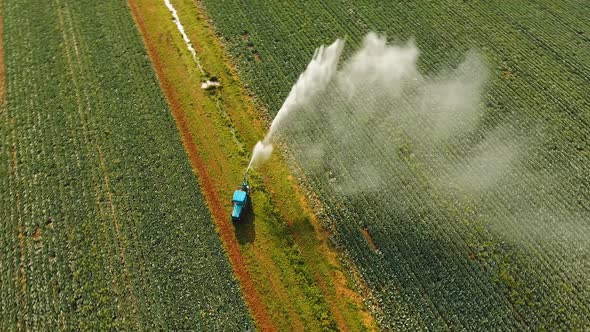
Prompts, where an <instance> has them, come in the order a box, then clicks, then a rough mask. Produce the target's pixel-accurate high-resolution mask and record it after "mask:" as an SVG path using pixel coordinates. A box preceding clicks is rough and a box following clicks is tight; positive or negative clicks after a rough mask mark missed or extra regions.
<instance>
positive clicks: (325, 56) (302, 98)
mask: <svg viewBox="0 0 590 332" xmlns="http://www.w3.org/2000/svg"><path fill="white" fill-rule="evenodd" d="M343 48H344V41H343V40H341V39H337V40H336V41H335V42H334V43H332V44H331V45H330V46H328V47H325V46H323V45H322V46H320V47H319V48H317V49H316V50H315V53H314V55H313V57H312V59H311V61H310V62H309V64H308V65H307V68H306V69H305V71H304V72H303V73H302V74H301V75H299V78H298V79H297V82H296V83H295V85H293V87H292V88H291V91H290V92H289V95H288V96H287V99H285V102H284V103H283V105H282V106H281V109H279V111H278V113H277V115H276V116H275V118H274V120H273V122H272V124H271V125H270V128H269V130H268V132H267V134H266V136H265V137H264V140H262V141H258V143H256V145H255V146H254V150H253V152H252V159H251V160H250V163H249V164H248V169H247V170H246V172H247V171H248V170H249V169H250V168H251V167H256V166H257V165H260V164H261V163H263V162H264V161H266V160H267V159H268V158H269V157H270V155H271V153H272V149H273V147H272V138H273V135H274V134H275V133H276V131H277V129H278V128H280V126H281V125H283V123H284V122H285V121H287V120H288V119H289V118H290V117H291V116H292V113H293V112H296V111H297V109H301V107H303V106H305V105H306V104H307V103H308V102H309V101H310V100H311V99H312V98H313V97H314V96H315V95H317V94H318V93H320V92H322V91H323V90H324V89H325V88H326V86H327V85H328V83H329V82H330V81H331V80H332V78H333V77H334V74H335V73H336V71H337V65H338V60H339V59H340V54H342V49H343Z"/></svg>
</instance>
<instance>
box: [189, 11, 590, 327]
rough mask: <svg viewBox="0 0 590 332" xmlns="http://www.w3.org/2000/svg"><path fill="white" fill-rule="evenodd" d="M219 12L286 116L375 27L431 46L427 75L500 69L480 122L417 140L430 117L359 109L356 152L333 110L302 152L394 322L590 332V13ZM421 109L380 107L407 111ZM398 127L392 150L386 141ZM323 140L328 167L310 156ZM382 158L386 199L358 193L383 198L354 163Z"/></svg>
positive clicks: (422, 65)
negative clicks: (318, 58)
mask: <svg viewBox="0 0 590 332" xmlns="http://www.w3.org/2000/svg"><path fill="white" fill-rule="evenodd" d="M201 3H202V5H203V6H204V8H205V10H206V11H207V13H208V14H209V15H210V18H211V20H212V22H213V24H214V26H215V27H216V29H217V32H218V33H219V35H220V36H221V37H223V39H224V41H225V44H226V47H227V48H228V50H229V52H230V53H231V55H232V56H233V59H234V61H235V62H236V64H237V67H238V69H239V70H240V74H241V75H242V77H243V78H244V80H245V81H246V83H247V84H248V86H249V89H250V90H251V91H252V92H253V93H254V95H255V96H256V98H257V100H258V101H259V102H260V104H261V105H262V106H264V107H265V108H267V109H268V111H269V113H270V114H271V115H274V114H276V112H277V111H278V110H279V108H280V106H281V104H282V102H283V101H284V99H285V97H286V96H287V94H288V93H289V90H290V88H291V86H292V85H293V83H295V81H296V80H297V77H298V75H299V74H300V73H301V72H302V71H303V70H304V69H305V67H306V65H307V63H308V62H309V60H310V59H311V56H312V55H313V52H314V49H315V48H316V47H318V46H319V45H321V44H329V43H331V42H332V41H334V40H335V39H336V38H346V40H347V43H348V46H347V48H346V50H345V54H346V55H350V54H352V53H353V52H354V50H355V49H356V48H357V47H358V46H359V45H360V43H361V40H362V38H363V36H364V35H365V34H366V33H367V32H369V31H376V32H380V33H385V34H386V35H387V36H388V38H389V40H391V41H393V42H398V43H405V42H406V41H407V40H408V39H411V38H413V39H414V40H415V42H416V44H417V45H418V47H419V49H420V52H421V53H420V57H419V58H418V64H417V65H418V70H419V71H420V72H421V73H422V75H424V76H426V77H429V76H432V77H436V75H438V74H439V73H440V72H444V71H445V70H446V69H448V68H454V67H456V66H457V65H458V64H459V63H461V62H462V61H463V60H464V59H465V54H467V53H469V52H475V53H477V54H479V55H480V57H481V58H483V59H484V62H485V63H486V67H487V69H488V72H489V73H488V78H487V80H486V82H485V84H484V87H483V90H482V92H481V96H480V97H481V98H480V100H479V103H478V106H477V109H478V113H477V123H476V125H475V126H474V127H473V128H469V129H468V130H463V131H460V132H458V133H456V134H454V135H451V136H450V137H448V138H445V139H444V140H435V141H433V140H432V137H431V135H429V132H428V131H429V127H428V125H427V124H426V125H425V126H424V127H423V131H422V132H418V133H416V132H412V131H411V130H410V129H411V128H410V127H411V126H410V125H413V126H414V127H416V126H418V127H419V125H420V124H421V123H414V122H412V120H410V123H409V125H408V126H406V123H403V122H401V123H400V124H399V125H398V124H395V123H394V124H392V125H391V126H389V127H388V126H387V124H381V125H380V126H375V128H376V129H375V132H367V131H363V128H365V129H366V127H364V126H363V121H364V120H366V119H363V118H362V117H361V116H359V115H358V114H356V113H355V112H352V111H351V112H349V113H347V117H346V118H344V119H343V120H342V121H341V122H338V124H343V125H347V126H350V127H351V128H353V129H354V128H356V129H359V128H360V130H356V131H355V130H352V131H350V132H349V133H348V134H347V135H346V137H344V138H343V140H345V141H346V143H347V144H349V145H348V146H343V143H342V140H340V139H334V138H335V137H334V135H331V132H330V126H329V125H328V126H327V125H326V122H325V121H323V120H326V118H327V117H329V115H327V116H326V117H323V115H317V117H316V118H315V122H312V125H311V126H307V127H304V128H298V130H299V132H298V134H299V135H300V136H298V137H297V139H294V138H293V137H290V138H291V140H290V141H291V142H290V143H289V144H288V150H289V151H288V154H289V155H291V156H292V157H293V159H294V160H295V162H296V163H297V164H299V166H300V167H301V168H302V174H301V175H302V176H304V177H305V182H306V183H307V184H308V185H309V186H310V187H311V188H312V189H313V191H314V192H315V194H316V195H317V197H318V198H319V199H320V201H321V202H322V205H323V207H324V209H325V211H324V219H325V220H327V221H328V222H329V223H331V226H332V227H333V229H334V234H333V240H334V243H335V245H336V246H337V247H338V248H339V249H341V250H342V252H343V253H344V255H346V256H347V257H348V258H349V264H350V268H351V269H352V270H355V271H357V272H358V273H359V275H360V276H361V279H362V280H363V281H364V283H365V284H366V286H368V289H369V290H370V291H369V292H367V293H366V294H365V295H366V296H367V300H368V302H369V304H370V307H371V308H372V310H373V313H374V314H375V316H376V317H377V319H378V321H379V323H380V325H381V327H382V328H383V329H385V330H390V329H392V330H397V329H401V330H425V329H430V330H436V331H438V330H468V331H473V330H482V331H489V330H527V329H531V330H550V331H551V330H573V329H588V328H590V281H589V279H588V276H589V275H590V241H589V239H590V203H589V202H590V146H589V144H590V20H588V17H590V5H589V4H588V3H587V2H584V1H536V2H524V1H444V2H430V1H428V2H427V1H399V2H397V1H396V2H393V1H372V0H362V1H338V2H336V1H316V2H295V1H289V2H285V1H265V2H238V1H215V0H203V1H202V2H201ZM386 102H389V101H386ZM405 102H406V101H403V100H402V101H399V103H398V104H395V105H393V106H392V105H391V104H387V103H383V104H380V101H379V100H377V101H370V100H367V101H366V105H368V106H366V107H367V108H374V109H369V111H371V112H376V113H375V114H381V113H383V114H389V113H387V112H391V108H392V107H394V108H395V107H397V108H403V105H404V103H405ZM400 105H401V106H400ZM313 106H314V107H315V108H316V109H317V110H319V111H318V113H321V114H322V112H321V111H322V110H323V111H324V112H323V114H327V113H328V111H333V112H338V111H339V110H341V109H346V108H347V107H351V106H350V103H347V102H343V101H342V100H340V99H338V98H333V99H330V98H326V99H324V100H319V101H316V102H315V104H313ZM353 110H358V108H355V109H353ZM375 110H376V111H375ZM380 112H381V113H380ZM400 112H401V111H400ZM400 114H405V113H403V112H402V113H400ZM406 115H407V114H406ZM410 118H411V117H410ZM307 124H309V122H307ZM328 124H329V123H328ZM332 124H333V123H332ZM380 130H385V131H387V133H388V136H387V138H388V139H390V140H389V141H379V140H375V137H378V136H375V135H379V134H382V133H383V132H381V131H380ZM318 141H321V142H323V144H324V145H325V149H324V154H323V155H322V158H321V160H319V161H317V160H313V159H314V158H317V155H315V156H314V155H313V154H310V153H309V152H308V151H306V150H307V149H309V147H310V145H309V144H314V143H317V142H318ZM374 142H376V143H374ZM384 144H389V145H391V146H389V147H386V148H384V147H383V145H384ZM355 146H357V148H354V147H355ZM358 146H360V147H362V149H360V151H359V148H358ZM351 147H352V148H351ZM365 156H380V157H381V159H379V166H378V167H379V170H380V172H381V173H380V174H379V175H380V178H379V181H380V182H381V183H382V184H379V185H378V188H380V190H377V191H374V190H342V188H341V186H340V184H341V183H343V182H344V183H352V184H353V185H358V186H359V187H365V188H366V187H370V185H371V184H369V183H366V182H367V181H370V180H371V177H370V176H366V177H365V176H364V175H363V174H359V172H358V170H356V169H354V167H355V166H356V165H358V160H359V159H362V158H363V157H365ZM490 156H493V158H491V157H490ZM369 158H370V157H369ZM504 159H506V160H509V161H507V162H506V163H505V164H506V165H496V164H495V163H498V162H499V163H502V162H501V161H502V160H504ZM371 160H374V159H371ZM318 163H320V165H319V166H318V165H317V164H318ZM310 165H314V167H311V166H310ZM490 165H491V166H490ZM494 165H496V166H498V167H497V168H502V170H501V171H500V170H498V169H497V168H495V167H494ZM500 166H502V167H500ZM318 168H319V169H321V171H318ZM461 172H464V173H465V174H459V175H457V174H456V173H461ZM361 173H362V172H361ZM461 175H465V176H464V177H462V176H461ZM455 178H457V179H460V180H461V181H454V180H453V179H455ZM449 179H451V180H453V181H451V180H449ZM441 183H442V184H441ZM482 188H483V189H482ZM363 234H364V235H363ZM371 242H372V243H371ZM368 293H370V294H368Z"/></svg>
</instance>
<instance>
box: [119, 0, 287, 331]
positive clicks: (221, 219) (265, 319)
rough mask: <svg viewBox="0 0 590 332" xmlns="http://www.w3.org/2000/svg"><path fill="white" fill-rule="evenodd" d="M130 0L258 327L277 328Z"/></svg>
mask: <svg viewBox="0 0 590 332" xmlns="http://www.w3.org/2000/svg"><path fill="white" fill-rule="evenodd" d="M128 3H129V7H130V8H131V12H132V14H133V16H134V18H135V22H136V24H137V26H138V27H139V30H140V32H141V34H142V37H143V40H144V43H145V45H146V48H147V50H148V54H149V56H150V59H151V60H152V66H153V68H154V70H155V72H156V74H157V76H158V79H159V80H160V85H161V87H162V90H163V91H164V94H165V96H166V99H167V101H168V104H169V105H170V108H171V110H172V114H173V116H174V119H175V120H176V125H177V126H178V130H179V131H180V134H181V137H182V141H183V144H184V147H185V149H186V151H187V153H188V156H189V159H190V162H191V164H192V166H193V168H194V169H195V170H196V171H197V173H198V177H199V182H200V185H201V190H202V192H203V195H204V196H205V199H206V201H207V203H208V204H209V208H210V210H211V213H212V216H213V220H214V222H215V224H216V226H217V229H218V231H219V235H220V237H221V240H222V242H223V244H224V246H225V249H226V251H227V254H228V256H229V260H230V263H231V265H232V267H233V270H234V273H235V275H236V276H237V278H238V280H239V282H240V285H241V287H242V293H243V294H244V297H245V299H246V302H247V304H248V307H249V309H250V311H251V313H252V315H253V317H254V319H255V321H256V324H257V328H258V329H259V330H261V331H275V330H276V329H275V328H274V326H273V324H272V322H271V320H270V316H269V315H268V313H267V312H266V308H265V306H264V304H263V303H262V301H261V298H260V295H259V294H258V291H257V290H256V287H254V283H253V281H252V278H251V277H250V274H249V273H248V271H247V270H246V265H245V262H244V259H243V257H242V255H241V253H240V250H239V246H238V243H237V240H236V238H235V236H234V230H233V229H232V227H230V224H229V223H228V222H227V220H228V215H227V214H226V212H225V209H224V208H223V205H222V204H221V200H220V197H219V194H218V193H217V191H216V190H215V186H214V184H213V180H212V179H211V177H210V174H209V172H208V171H207V167H206V166H205V164H204V163H203V160H202V159H201V157H200V153H199V147H198V146H197V144H196V143H195V139H194V137H193V135H192V134H191V132H190V130H189V126H188V123H187V119H186V117H185V116H184V114H183V112H182V107H181V102H180V99H179V96H178V92H177V91H176V90H175V89H174V88H173V85H172V84H171V82H170V81H169V80H168V78H167V77H166V75H164V73H163V70H162V59H161V58H160V56H159V54H158V52H157V45H156V43H155V41H154V39H153V38H152V36H151V35H150V34H149V31H148V29H147V27H146V24H145V22H144V19H143V17H142V15H141V11H140V10H139V8H138V6H137V3H136V1H135V0H129V1H128Z"/></svg>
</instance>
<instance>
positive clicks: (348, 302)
mask: <svg viewBox="0 0 590 332" xmlns="http://www.w3.org/2000/svg"><path fill="white" fill-rule="evenodd" d="M172 4H173V5H174V7H175V8H176V10H177V12H178V15H179V17H180V20H181V22H182V24H183V26H184V28H185V30H186V32H187V35H188V36H189V37H190V39H191V41H192V44H193V46H194V48H195V49H196V51H197V54H198V56H199V59H200V61H201V63H202V66H203V68H204V69H205V71H206V72H208V73H211V75H215V76H217V77H218V78H219V79H220V80H221V82H222V84H223V87H222V89H221V90H220V92H219V93H212V94H209V93H205V92H203V91H202V90H199V89H198V85H199V83H200V80H204V79H206V78H208V77H205V76H202V75H200V73H199V72H197V71H196V70H195V68H193V67H194V64H192V61H191V59H190V56H189V53H188V51H187V50H186V47H185V45H183V42H182V39H180V38H179V36H178V35H179V34H178V32H177V31H176V30H175V26H174V25H172V24H169V23H167V22H168V21H162V19H163V18H165V17H167V16H168V14H167V12H166V8H165V7H164V4H163V3H161V2H160V1H146V0H141V1H138V0H133V1H129V5H130V8H131V11H132V12H133V14H134V16H135V19H136V23H137V25H138V27H139V29H140V31H141V33H142V35H143V38H144V42H145V44H146V47H147V49H148V52H149V54H150V58H151V59H152V64H153V66H154V68H155V69H156V72H157V73H158V77H159V79H160V83H161V86H162V88H163V90H164V91H165V94H166V96H167V99H168V102H169V104H170V105H171V108H172V112H173V114H174V116H175V118H176V120H177V126H178V128H179V131H180V133H181V135H182V137H183V141H184V144H185V148H186V149H187V153H188V154H189V157H190V160H191V162H192V164H193V167H194V168H195V170H196V171H197V174H198V175H199V179H200V183H201V186H202V188H203V191H204V193H205V197H206V199H207V202H208V204H209V207H210V209H211V211H212V214H213V216H214V221H215V223H216V225H217V228H218V231H219V233H220V236H221V238H222V240H223V242H224V244H225V246H226V250H227V251H228V255H229V256H230V261H232V265H233V267H234V272H235V273H236V275H237V276H238V279H239V280H240V282H241V283H242V287H243V292H244V294H245V297H246V300H247V302H248V304H249V306H250V308H251V311H252V313H253V315H254V317H255V319H256V321H257V324H258V327H259V328H261V329H267V328H272V329H280V330H284V329H296V330H303V329H313V330H316V329H320V328H322V326H323V328H326V327H328V328H338V329H340V330H358V329H359V328H363V329H366V328H368V329H374V328H375V326H374V322H373V321H372V318H371V317H370V315H368V314H366V312H365V311H363V310H362V299H361V298H360V297H359V296H358V295H357V294H356V293H355V292H354V291H352V290H351V289H350V288H351V287H352V286H351V285H352V283H351V281H350V279H349V278H348V277H344V274H343V273H342V272H341V267H340V263H339V261H338V259H337V256H336V255H335V254H334V253H333V249H331V248H329V246H328V238H327V234H326V233H325V230H323V229H322V227H321V226H320V225H319V222H318V220H317V219H315V218H314V217H312V216H310V214H311V209H309V208H308V207H307V203H305V200H304V199H303V195H302V193H301V191H300V189H298V188H297V185H296V183H295V181H294V178H293V177H292V176H290V172H289V171H288V169H287V168H286V167H285V166H284V163H283V162H282V161H280V160H277V159H274V158H273V160H272V161H271V163H270V164H269V166H265V167H264V168H263V169H261V171H260V175H259V174H258V173H256V172H254V174H251V185H253V202H254V214H255V217H254V218H255V219H254V220H255V221H254V222H252V224H248V223H247V224H245V225H237V226H233V225H232V224H231V223H230V222H229V214H228V213H229V210H230V207H231V205H230V204H228V203H229V202H230V200H229V199H227V198H226V199H223V200H222V199H221V198H222V197H231V192H232V189H233V188H234V187H235V186H236V183H239V182H240V175H241V172H243V170H244V168H245V164H247V162H248V159H247V156H248V154H247V152H248V151H247V150H249V148H250V147H251V146H253V145H254V143H255V142H256V140H257V139H259V138H261V137H262V136H263V135H264V130H265V128H266V126H267V124H266V122H265V121H264V120H263V119H262V118H261V116H260V113H258V112H257V111H256V110H255V109H254V108H253V106H252V104H251V101H250V100H248V99H247V98H245V97H244V96H245V95H246V93H245V91H244V90H243V89H242V88H241V84H240V82H239V80H238V79H237V76H236V75H235V72H234V71H233V69H231V66H229V65H228V63H229V60H228V59H227V58H226V56H225V54H224V49H223V47H222V45H221V44H220V43H219V41H217V39H216V37H215V35H214V32H213V31H212V29H211V28H210V26H209V25H208V24H207V23H206V22H207V20H208V19H207V17H206V16H205V14H204V12H203V11H202V9H201V8H200V7H199V6H195V5H194V3H192V2H189V1H172ZM166 24H168V25H166ZM262 174H264V175H262ZM234 248H235V249H234ZM236 249H237V251H234V250H236ZM318 252H321V253H323V255H318V254H317V253H318ZM269 264H270V265H269ZM244 276H247V277H248V279H245V278H244ZM249 280H252V281H253V286H254V287H252V288H251V287H250V285H251V284H250V281H249ZM250 293H253V294H255V296H254V297H252V295H251V294H250ZM257 297H258V299H257ZM253 300H254V301H256V302H253ZM312 303H315V304H313V305H312ZM318 304H319V309H318ZM259 306H260V307H259ZM363 312H364V314H362V313H363ZM260 318H262V320H261V319H260ZM269 320H270V321H271V323H268V322H269Z"/></svg>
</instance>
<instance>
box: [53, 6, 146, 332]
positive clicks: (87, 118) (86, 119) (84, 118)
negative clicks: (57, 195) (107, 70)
mask: <svg viewBox="0 0 590 332" xmlns="http://www.w3.org/2000/svg"><path fill="white" fill-rule="evenodd" d="M57 3H58V5H59V2H57ZM64 9H65V12H66V13H65V14H66V15H67V21H68V25H69V30H70V33H71V43H72V45H67V46H71V47H73V48H74V57H75V59H74V60H75V61H76V64H77V66H78V67H79V68H80V70H81V69H82V68H83V67H82V62H81V60H80V53H79V49H78V42H77V40H76V36H75V33H74V28H73V23H72V18H71V15H70V12H69V10H68V8H67V4H64ZM58 16H59V21H60V25H61V28H62V36H63V39H64V43H66V44H69V42H68V39H69V38H68V36H67V32H66V26H65V22H64V17H63V15H62V13H61V11H60V10H58ZM65 53H66V60H67V63H68V67H69V70H70V73H71V75H72V81H73V83H74V86H76V87H79V88H82V87H81V86H80V85H79V83H78V80H77V79H76V75H75V74H74V66H73V61H72V56H71V54H70V52H69V51H68V50H67V48H66V51H65ZM76 101H77V105H78V114H79V116H80V122H81V125H82V131H83V136H84V141H85V143H86V145H87V146H88V145H89V137H88V136H89V135H90V134H89V132H88V124H89V123H90V122H91V121H92V116H91V113H90V112H89V113H86V114H85V113H84V112H83V110H82V108H83V107H82V100H81V97H80V95H79V93H78V91H76ZM89 107H90V105H88V108H89ZM94 147H95V148H96V152H97V155H98V159H99V166H100V171H101V173H102V175H103V179H102V182H103V185H104V186H105V192H106V194H107V199H108V203H109V210H110V214H111V217H112V219H113V224H114V227H115V232H116V236H117V245H118V249H119V255H120V257H121V261H122V263H123V273H124V275H125V279H126V280H125V281H126V282H125V284H126V285H125V286H126V288H127V292H128V293H129V299H128V300H129V302H130V303H131V307H132V312H133V315H134V316H135V325H136V326H137V328H138V330H139V331H142V328H141V323H140V322H139V314H138V311H137V305H136V303H135V296H134V293H133V287H132V285H131V277H130V275H129V269H128V267H127V259H126V255H125V248H124V247H123V243H122V241H121V232H120V230H119V222H118V219H117V216H116V211H115V206H114V204H113V199H112V193H111V189H110V180H109V177H108V171H107V168H106V164H105V161H104V157H103V153H102V149H101V147H100V145H99V144H98V142H95V143H94ZM96 188H97V190H98V188H99V186H98V185H97V186H96ZM101 219H102V209H101ZM105 245H106V244H105ZM107 246H108V245H107ZM113 280H115V278H114V276H113ZM115 282H116V281H115ZM117 306H118V308H119V302H118V304H117Z"/></svg>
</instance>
